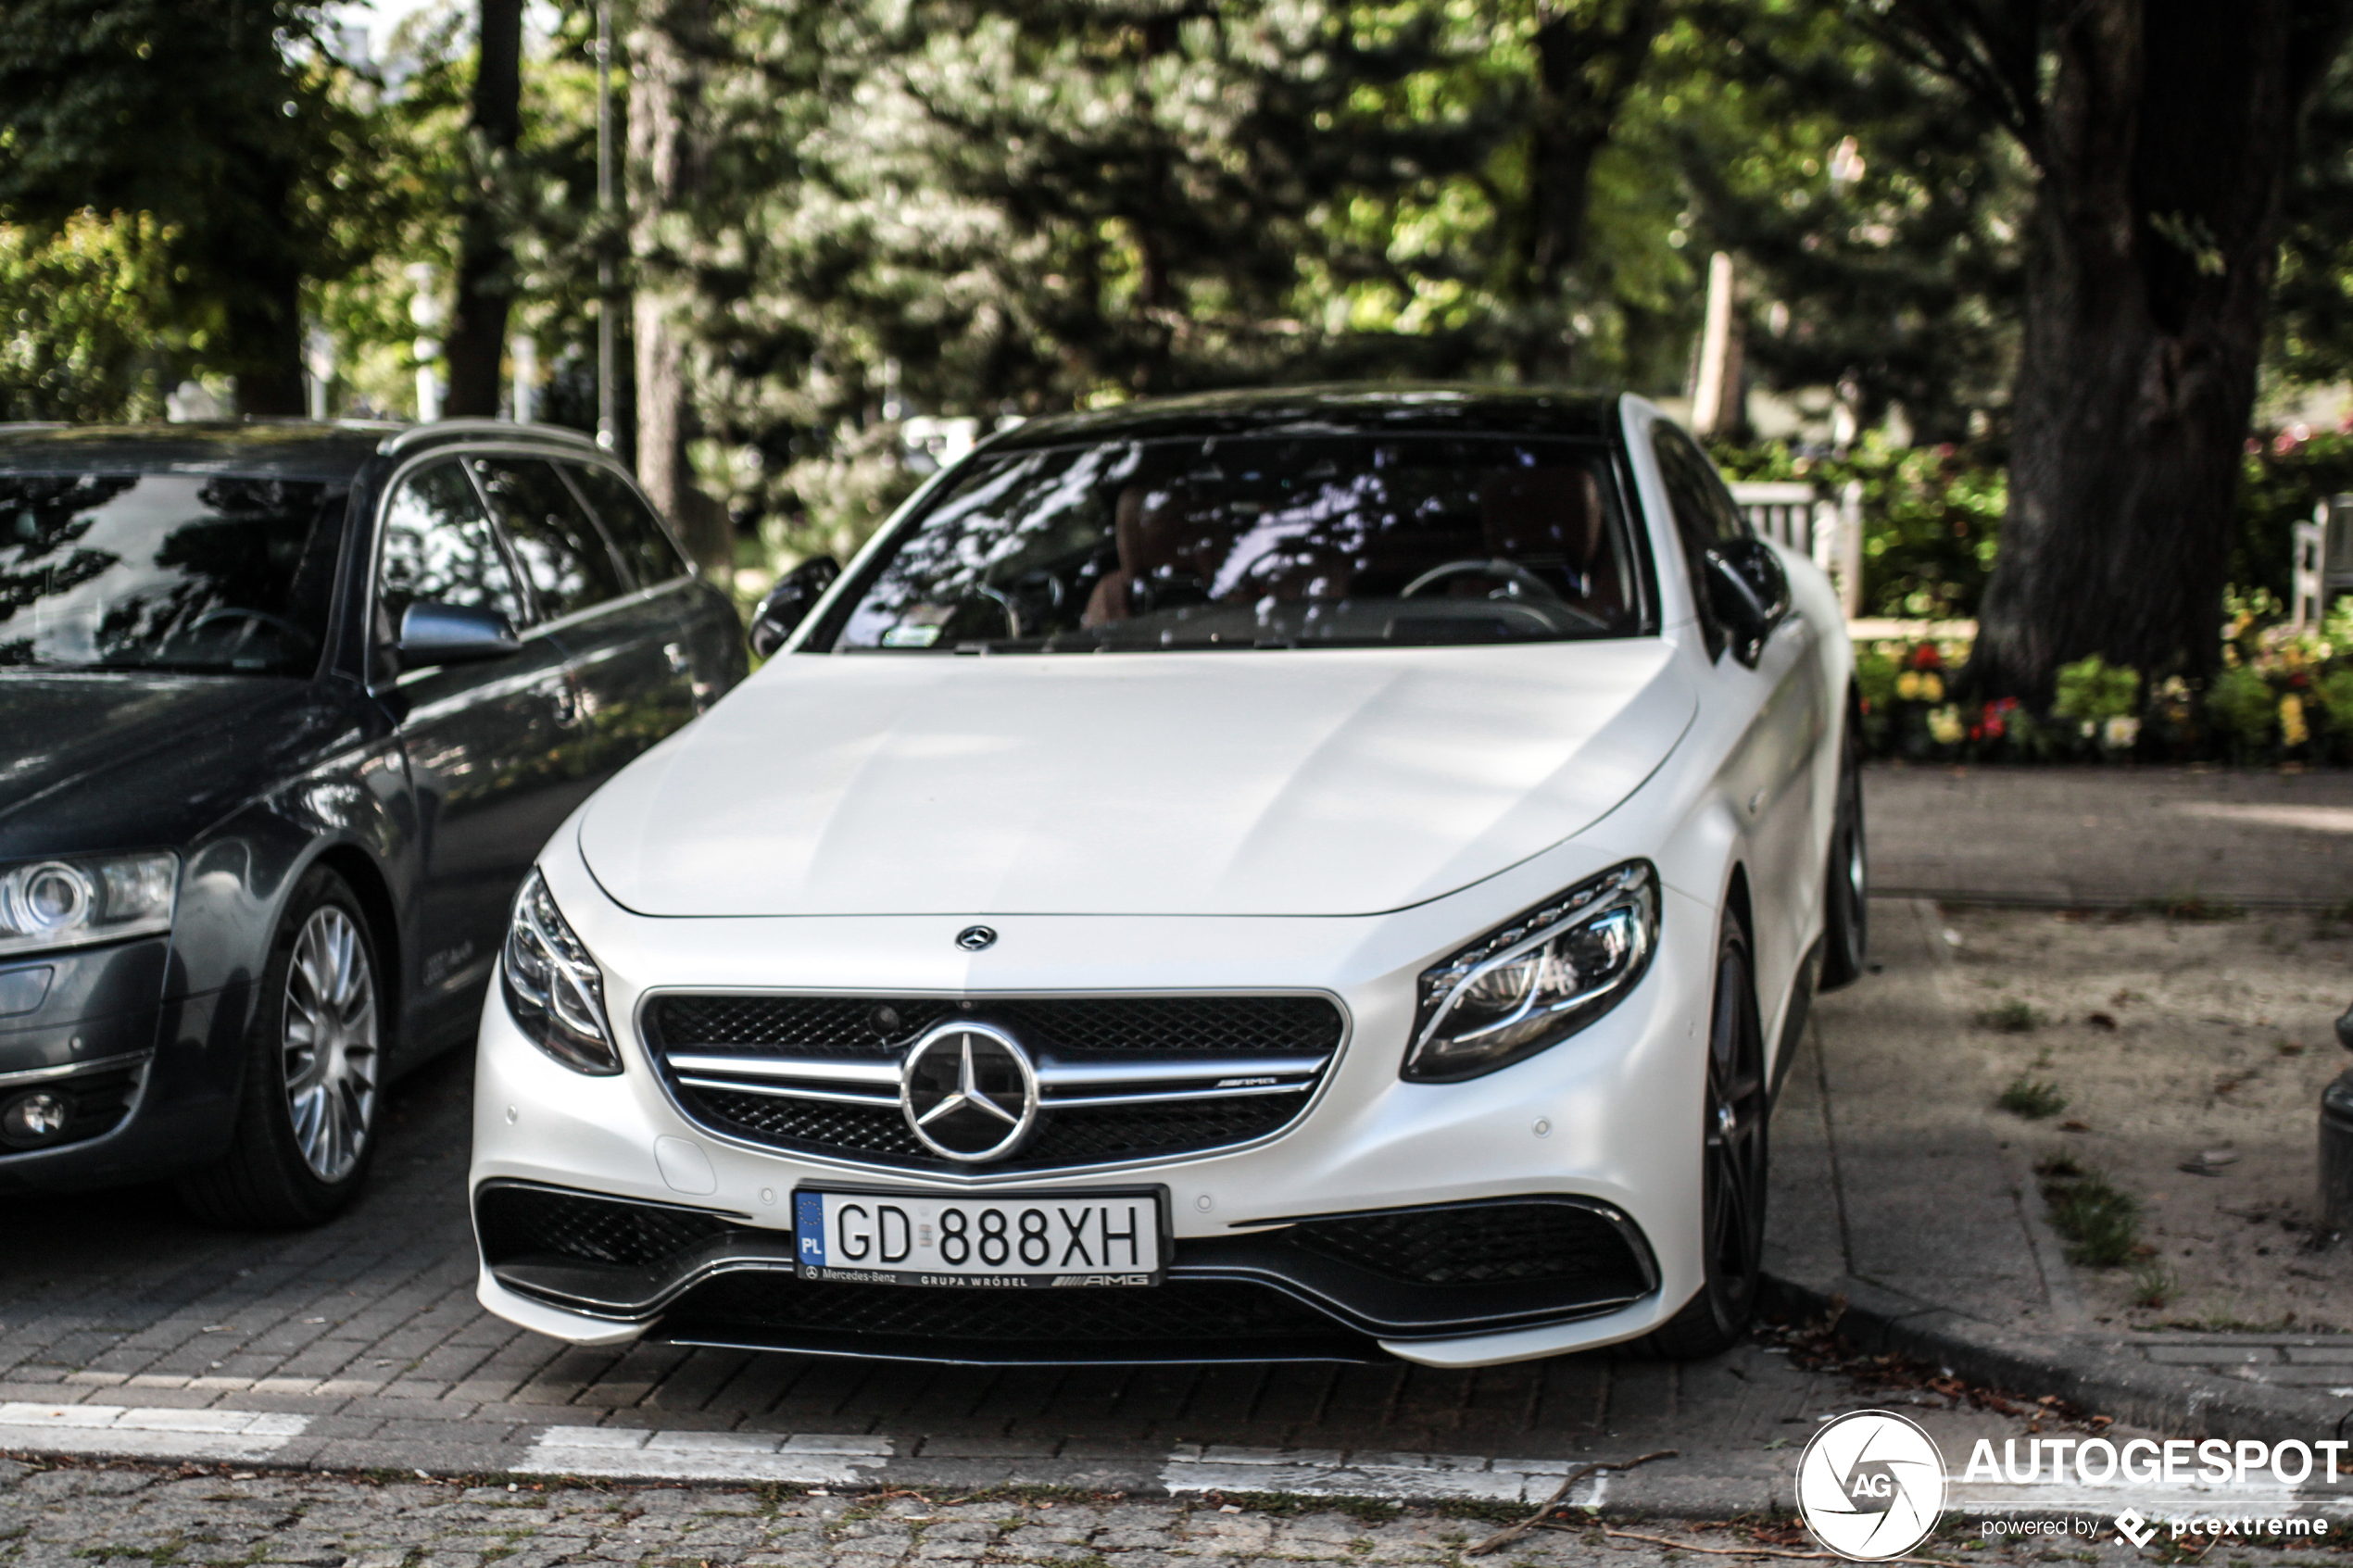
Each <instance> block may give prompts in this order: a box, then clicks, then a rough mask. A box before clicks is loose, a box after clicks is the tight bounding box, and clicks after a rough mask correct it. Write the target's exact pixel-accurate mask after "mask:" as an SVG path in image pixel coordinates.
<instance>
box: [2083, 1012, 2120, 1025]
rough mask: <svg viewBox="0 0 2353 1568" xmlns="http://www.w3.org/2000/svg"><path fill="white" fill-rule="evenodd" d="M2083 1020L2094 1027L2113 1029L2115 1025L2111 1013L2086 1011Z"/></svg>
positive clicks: (2114, 1019) (2113, 1016)
mask: <svg viewBox="0 0 2353 1568" xmlns="http://www.w3.org/2000/svg"><path fill="white" fill-rule="evenodd" d="M2083 1022H2086V1023H2088V1024H2090V1025H2092V1027H2094V1028H2095V1029H2113V1028H2115V1027H2116V1018H2115V1015H2114V1014H2112V1013H2105V1012H2094V1013H2086V1014H2085V1015H2084V1018H2083Z"/></svg>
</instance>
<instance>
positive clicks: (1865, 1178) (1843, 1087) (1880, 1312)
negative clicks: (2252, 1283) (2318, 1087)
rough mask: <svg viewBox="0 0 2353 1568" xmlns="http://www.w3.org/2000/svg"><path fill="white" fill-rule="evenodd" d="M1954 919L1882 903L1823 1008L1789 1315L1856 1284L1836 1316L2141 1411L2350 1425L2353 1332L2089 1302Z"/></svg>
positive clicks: (1969, 1366) (1981, 1370)
mask: <svg viewBox="0 0 2353 1568" xmlns="http://www.w3.org/2000/svg"><path fill="white" fill-rule="evenodd" d="M2079 777H2080V775H2079ZM1876 782H1878V781H1875V783H1876ZM1907 783H1908V781H1907ZM1988 793H1990V791H1989V792H1988ZM2050 793H2051V794H2057V793H2059V792H2057V791H2053V792H2050ZM1881 798H1882V799H1883V798H1884V796H1882V797H1881ZM1888 815H1889V813H1887V812H1886V811H1885V810H1884V809H1883V808H1882V812H1881V817H1880V819H1879V822H1886V821H1887V817H1888ZM1877 825H1878V824H1876V823H1875V824H1874V826H1875V829H1876V828H1877ZM1907 825H1908V824H1907ZM2038 825H2041V826H2047V822H2046V823H2044V824H2037V823H2035V822H2032V820H2030V821H2029V822H2027V823H2026V824H2025V830H2026V831H2025V832H2023V833H2021V834H2020V836H2021V837H2023V838H2029V839H2030V840H2031V838H2032V834H2033V832H2034V830H2035V829H2036V827H2037V826H2038ZM2148 859H2149V858H2143V860H2142V862H2141V863H2143V864H2146V863H2147V860H2148ZM2132 864H2133V862H2132V861H2130V860H2128V861H2127V862H2126V865H2127V866H2128V867H2129V866H2130V865H2132ZM2115 880H2116V884H2117V885H2120V886H2121V887H2123V888H2124V889H2125V890H2126V891H2128V892H2131V893H2133V894H2134V895H2135V896H2146V895H2142V894H2140V893H2139V889H2138V888H2134V887H2133V886H2132V884H2130V883H2128V882H2126V880H2125V878H2124V877H2123V876H2121V875H2119V876H2118V877H2117V878H2116V879H2115ZM2147 885H2149V884H2148V883H2146V882H2143V883H2142V884H2140V886H2141V887H2145V886H2147ZM2340 897H2341V895H2340ZM1942 928H1943V922H1942V921H1941V920H1940V919H1939V918H1938V915H1937V911H1936V908H1935V906H1934V904H1933V903H1931V902H1930V901H1929V900H1926V899H1910V898H1893V897H1881V898H1878V899H1875V900H1874V901H1873V904H1872V909H1871V944H1872V957H1873V960H1874V962H1875V965H1876V966H1877V970H1878V972H1876V973H1873V974H1871V975H1869V976H1868V977H1866V978H1865V979H1864V980H1863V981H1861V982H1860V983H1858V984H1857V985H1855V986H1853V987H1852V988H1851V989H1849V990H1845V991H1842V992H1839V993H1836V994H1834V995H1831V996H1827V997H1822V998H1820V1000H1819V1001H1818V1003H1817V1005H1816V1009H1815V1013H1814V1018H1813V1022H1812V1023H1811V1025H1810V1026H1809V1028H1808V1030H1807V1033H1806V1039H1805V1041H1804V1044H1803V1047H1802V1049H1803V1052H1804V1054H1803V1055H1802V1056H1801V1057H1800V1058H1799V1060H1797V1062H1796V1063H1795V1065H1794V1066H1793V1068H1792V1070H1791V1073H1790V1075H1789V1078H1788V1080H1787V1084H1786V1086H1785V1087H1784V1089H1783V1091H1782V1095H1781V1098H1780V1103H1779V1105H1778V1106H1777V1107H1776V1110H1775V1112H1774V1123H1773V1140H1774V1148H1773V1161H1774V1167H1773V1190H1772V1195H1771V1199H1770V1210H1769V1212H1770V1223H1769V1234H1768V1247H1767V1267H1768V1271H1769V1272H1770V1273H1772V1275H1773V1276H1774V1283H1775V1285H1776V1286H1777V1287H1778V1293H1779V1296H1780V1305H1781V1306H1782V1307H1783V1309H1784V1310H1794V1311H1799V1312H1802V1313H1806V1314H1811V1313H1813V1312H1818V1311H1823V1310H1827V1309H1831V1308H1832V1307H1833V1306H1835V1304H1836V1303H1838V1302H1839V1301H1841V1300H1842V1299H1843V1303H1844V1308H1843V1317H1842V1319H1841V1328H1842V1331H1843V1333H1845V1334H1846V1335H1847V1336H1848V1337H1850V1338H1851V1339H1854V1340H1856V1341H1857V1342H1858V1343H1860V1344H1862V1345H1864V1346H1865V1347H1866V1348H1871V1349H1895V1350H1902V1351H1905V1352H1906V1353H1908V1354H1912V1355H1916V1356H1919V1357H1920V1358H1922V1359H1924V1360H1927V1361H1932V1362H1935V1363H1937V1364H1939V1365H1940V1366H1943V1367H1945V1368H1948V1369H1950V1370H1952V1371H1954V1372H1957V1373H1958V1374H1961V1375H1962V1376H1963V1377H1965V1378H1968V1379H1969V1380H1971V1381H1975V1382H1981V1383H1985V1384H1989V1385H1992V1386H1997V1387H2005V1388H2008V1389H2011V1390H2013V1391H2016V1392H2020V1393H2026V1394H2030V1395H2041V1394H2056V1395H2058V1396H2059V1397H2060V1398H2062V1399H2068V1400H2070V1401H2072V1402H2073V1403H2076V1404H2078V1405H2080V1406H2082V1407H2083V1408H2085V1409H2086V1410H2087V1411H2090V1412H2092V1413H2095V1414H2100V1415H2108V1416H2112V1417H2114V1418H2116V1419H2117V1420H2118V1421H2119V1422H2121V1423H2125V1424H2132V1425H2137V1426H2145V1427H2150V1428H2154V1429H2157V1430H2160V1431H2164V1432H2167V1433H2169V1434H2174V1435H2182V1436H2208V1435H2212V1436H2232V1437H2249V1438H2253V1437H2261V1438H2267V1439H2279V1438H2286V1437H2301V1438H2305V1439H2308V1440H2309V1439H2310V1438H2312V1437H2314V1436H2337V1435H2339V1432H2338V1426H2339V1424H2340V1423H2341V1422H2343V1421H2344V1420H2345V1419H2346V1418H2347V1416H2348V1415H2353V1337H2347V1336H2309V1335H2296V1334H2279V1335H2253V1334H2196V1333H2189V1334H2182V1333H2169V1334H2151V1333H2127V1332H2124V1331H2121V1330H2112V1329H2107V1328H2103V1327H2102V1326H2101V1325H2100V1324H2099V1323H2095V1321H2094V1320H2093V1319H2092V1318H2091V1317H2090V1316H2089V1315H2088V1314H2087V1313H2086V1311H2085V1310H2084V1307H2083V1303H2082V1300H2081V1299H2080V1298H2079V1296H2078V1294H2077V1291H2076V1289H2075V1286H2074V1283H2073V1277H2072V1274H2071V1273H2070V1269H2069V1267H2068V1265H2067V1263H2066V1262H2065V1261H2064V1257H2063V1255H2062V1252H2061V1248H2060V1243H2059V1241H2058V1238H2057V1236H2056V1235H2055V1234H2054V1233H2053V1231H2052V1229H2051V1227H2050V1224H2049V1223H2048V1221H2047V1219H2046V1218H2045V1214H2044V1211H2043V1199H2042V1198H2041V1195H2040V1193H2039V1191H2038V1188H2037V1184H2036V1182H2035V1180H2034V1177H2033V1173H2032V1170H2031V1169H2030V1168H2029V1165H2028V1163H2027V1159H2026V1156H2025V1155H2024V1153H2023V1152H2022V1151H2021V1150H2020V1148H2016V1147H2014V1146H2013V1143H2012V1137H2013V1135H2014V1134H2015V1130H2016V1128H2017V1126H2018V1123H2016V1122H2015V1121H2011V1120H2008V1119H2000V1118H1997V1115H1996V1113H1995V1112H1994V1110H1992V1100H1993V1096H1994V1089H1995V1087H1996V1086H1997V1085H1995V1084H1994V1083H1993V1082H1991V1081H1989V1080H1988V1079H1987V1078H1986V1067H1985V1063H1984V1062H1983V1060H1982V1051H1980V1050H1979V1049H1977V1048H1975V1047H1972V1045H1971V1043H1970V1041H1969V1039H1968V1037H1967V1035H1966V1033H1965V1028H1966V1026H1965V1020H1966V1019H1967V1018H1968V1016H1969V1013H1968V1005H1969V1001H1970V998H1969V997H1965V996H1963V995H1961V994H1960V991H1959V987H1958V985H1957V984H1956V976H1955V974H1954V972H1953V965H1952V960H1951V959H1950V956H1949V949H1948V948H1947V947H1946V945H1945V944H1944V941H1943V940H1942V936H1941V934H1942ZM2315 1115H2317V1110H2315Z"/></svg>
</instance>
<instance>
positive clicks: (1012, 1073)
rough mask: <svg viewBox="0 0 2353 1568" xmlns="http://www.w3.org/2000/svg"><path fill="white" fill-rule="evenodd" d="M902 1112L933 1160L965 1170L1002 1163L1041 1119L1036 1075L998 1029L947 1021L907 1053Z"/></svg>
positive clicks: (902, 1070) (1015, 1044)
mask: <svg viewBox="0 0 2353 1568" xmlns="http://www.w3.org/2000/svg"><path fill="white" fill-rule="evenodd" d="M899 1109H900V1112H901V1113H903V1114H904V1115H905V1116H906V1118H907V1125H908V1127H909V1128H910V1129H911V1130H912V1132H913V1133H914V1135H915V1138H916V1140H917V1141H918V1142H920V1143H921V1144H922V1145H923V1146H924V1147H925V1148H928V1149H930V1150H931V1151H932V1152H933V1153H934V1154H937V1155H941V1156H944V1157H945V1158H947V1159H950V1160H959V1161H962V1162H963V1163H966V1164H978V1163H981V1162H982V1161H985V1160H1001V1159H1003V1158H1004V1157H1005V1156H1006V1155H1008V1154H1011V1153H1012V1152H1013V1149H1014V1148H1016V1147H1017V1146H1018V1145H1019V1144H1020V1143H1021V1140H1022V1139H1023V1137H1025V1136H1026V1135H1027V1134H1028V1132H1029V1129H1030V1126H1031V1124H1032V1123H1035V1122H1036V1121H1037V1120H1038V1069H1037V1068H1036V1067H1035V1066H1033V1065H1032V1064H1031V1062H1030V1060H1029V1053H1028V1052H1027V1051H1026V1050H1024V1049H1022V1047H1021V1043H1020V1042H1019V1041H1017V1040H1015V1039H1014V1038H1013V1036H1012V1035H1009V1034H1007V1033H1006V1032H1005V1031H1004V1030H1002V1029H1000V1028H998V1027H997V1026H996V1025H995V1024H993V1023H980V1022H973V1021H971V1020H966V1019H950V1021H949V1022H945V1023H942V1024H939V1025H937V1027H935V1028H933V1029H932V1030H930V1031H929V1032H928V1033H926V1034H925V1035H924V1036H923V1038H921V1039H919V1040H917V1041H916V1042H915V1043H914V1045H912V1047H909V1048H908V1051H907V1055H906V1057H905V1058H904V1059H903V1060H901V1062H900V1069H899Z"/></svg>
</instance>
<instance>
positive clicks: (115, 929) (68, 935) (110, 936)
mask: <svg viewBox="0 0 2353 1568" xmlns="http://www.w3.org/2000/svg"><path fill="white" fill-rule="evenodd" d="M179 888H180V857H179V856H177V855H172V854H168V853H159V852H158V853H150V854H144V855H97V856H74V857H71V858H62V857H61V858H59V859H55V860H28V861H25V862H23V863H22V864H19V865H14V866H8V867H6V868H5V869H0V956H6V955H8V954H14V953H29V952H38V951H41V950H42V949H44V948H50V947H81V946H83V945H85V944H87V943H92V942H113V941H118V940H120V939H121V938H122V937H125V936H145V935H151V934H153V933H155V932H158V931H170V929H171V901H172V899H173V897H176V896H177V894H178V892H179Z"/></svg>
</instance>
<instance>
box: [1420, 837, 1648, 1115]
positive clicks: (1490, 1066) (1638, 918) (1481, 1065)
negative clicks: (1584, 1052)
mask: <svg viewBox="0 0 2353 1568" xmlns="http://www.w3.org/2000/svg"><path fill="white" fill-rule="evenodd" d="M1656 947H1658V873H1657V872H1656V871H1655V870H1654V869H1653V868H1652V866H1651V863H1650V862H1649V861H1648V860H1629V861H1627V862H1626V863H1625V864H1624V865H1622V866H1617V867H1614V868H1612V869H1611V870H1609V871H1606V872H1603V873H1602V874H1601V875H1599V876H1597V877H1595V878H1593V879H1592V881H1590V882H1583V883H1579V884H1578V885H1576V886H1575V887H1572V888H1570V889H1569V890H1568V891H1567V892H1566V893H1564V894H1562V895H1561V896H1560V897H1557V898H1554V899H1553V900H1551V901H1550V902H1549V903H1545V904H1541V905H1539V906H1538V907H1537V908H1535V909H1530V910H1529V911H1528V912H1527V913H1526V914H1523V915H1521V916H1519V917H1518V918H1517V919H1516V920H1513V921H1512V922H1509V923H1508V924H1505V925H1502V926H1499V927H1497V928H1496V929H1495V930H1493V931H1491V932H1489V933H1488V934H1487V935H1484V936H1482V937H1480V938H1479V939H1478V941H1476V942H1474V943H1472V944H1471V945H1470V946H1469V947H1465V948H1464V949H1463V950H1462V951H1461V952H1459V953H1456V954H1455V955H1454V956H1453V958H1450V959H1448V960H1446V961H1445V962H1444V963H1442V964H1439V965H1437V966H1435V967H1433V968H1430V969H1427V970H1424V971H1423V972H1422V981H1421V1006H1420V1007H1419V1009H1417V1010H1416V1014H1415V1021H1414V1044H1413V1047H1412V1048H1411V1049H1410V1050H1408V1051H1407V1052H1406V1053H1405V1067H1404V1075H1405V1076H1406V1077H1407V1078H1409V1079H1413V1080H1416V1081H1417V1082H1421V1083H1428V1084H1446V1083H1453V1082H1455V1081H1457V1080H1459V1079H1463V1078H1476V1077H1478V1075H1479V1074H1480V1073H1492V1072H1494V1071H1495V1070H1496V1069H1497V1068H1499V1067H1508V1066H1510V1065H1511V1064H1512V1063H1513V1062H1516V1061H1520V1060H1525V1059H1527V1058H1529V1057H1531V1056H1534V1055H1535V1054H1536V1053H1537V1052H1538V1051H1541V1050H1542V1049H1544V1048H1545V1047H1548V1046H1553V1045H1557V1044H1559V1043H1560V1042H1561V1041H1562V1040H1565V1039H1567V1037H1568V1036H1569V1035H1574V1034H1576V1033H1577V1032H1578V1031H1579V1029H1582V1028H1584V1027H1585V1026H1586V1025H1588V1024H1590V1023H1592V1022H1593V1021H1594V1020H1595V1019H1597V1018H1599V1017H1601V1016H1602V1014H1604V1013H1605V1012H1607V1011H1609V1010H1610V1009H1612V1008H1614V1007H1616V1006H1617V1004H1618V1003H1619V1002H1620V1001H1622V1000H1623V999H1625V997H1626V994H1627V993H1628V992H1629V991H1631V990H1632V989H1633V988H1634V986H1635V985H1636V983H1638V982H1639V981H1640V980H1641V979H1642V972H1643V971H1644V970H1646V969H1648V968H1649V967H1650V961H1651V954H1652V952H1653V951H1654V950H1655V948H1656Z"/></svg>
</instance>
